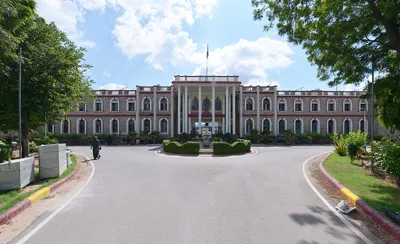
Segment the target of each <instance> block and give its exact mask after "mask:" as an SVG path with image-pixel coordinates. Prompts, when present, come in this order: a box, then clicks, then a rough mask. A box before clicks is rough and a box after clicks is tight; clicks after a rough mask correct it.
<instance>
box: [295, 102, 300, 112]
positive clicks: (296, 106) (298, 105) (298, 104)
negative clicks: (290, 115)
mask: <svg viewBox="0 0 400 244" xmlns="http://www.w3.org/2000/svg"><path fill="white" fill-rule="evenodd" d="M294 109H295V111H301V110H302V107H301V103H296V104H295V107H294Z"/></svg>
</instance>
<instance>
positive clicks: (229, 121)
mask: <svg viewBox="0 0 400 244" xmlns="http://www.w3.org/2000/svg"><path fill="white" fill-rule="evenodd" d="M173 85H174V86H175V87H177V91H178V94H177V95H178V111H177V118H178V128H177V132H178V134H182V133H191V132H192V130H196V129H197V130H198V132H199V131H200V130H199V129H200V128H204V127H206V128H209V129H210V131H211V132H212V133H216V132H218V131H220V132H223V133H232V134H236V113H235V112H234V111H236V91H237V90H238V89H239V87H240V81H239V80H238V76H175V80H174V81H173ZM240 117H241V115H240V114H239V119H240ZM199 125H201V127H199Z"/></svg>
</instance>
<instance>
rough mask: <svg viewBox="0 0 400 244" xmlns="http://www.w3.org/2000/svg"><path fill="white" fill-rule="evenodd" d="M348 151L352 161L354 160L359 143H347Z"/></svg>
mask: <svg viewBox="0 0 400 244" xmlns="http://www.w3.org/2000/svg"><path fill="white" fill-rule="evenodd" d="M347 152H348V153H349V156H350V160H351V162H353V161H354V159H355V158H356V157H357V145H356V144H354V143H350V144H349V145H347Z"/></svg>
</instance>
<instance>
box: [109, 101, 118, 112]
mask: <svg viewBox="0 0 400 244" xmlns="http://www.w3.org/2000/svg"><path fill="white" fill-rule="evenodd" d="M110 103H111V105H110V107H111V111H119V100H118V99H117V98H113V99H111V101H110Z"/></svg>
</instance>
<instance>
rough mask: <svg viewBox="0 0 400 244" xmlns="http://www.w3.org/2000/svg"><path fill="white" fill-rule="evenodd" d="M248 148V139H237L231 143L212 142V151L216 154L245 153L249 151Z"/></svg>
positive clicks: (249, 144)
mask: <svg viewBox="0 0 400 244" xmlns="http://www.w3.org/2000/svg"><path fill="white" fill-rule="evenodd" d="M250 149H251V141H250V140H237V141H236V142H234V143H232V145H231V144H229V143H227V142H214V143H213V151H214V154H216V155H223V154H239V153H246V152H250Z"/></svg>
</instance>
